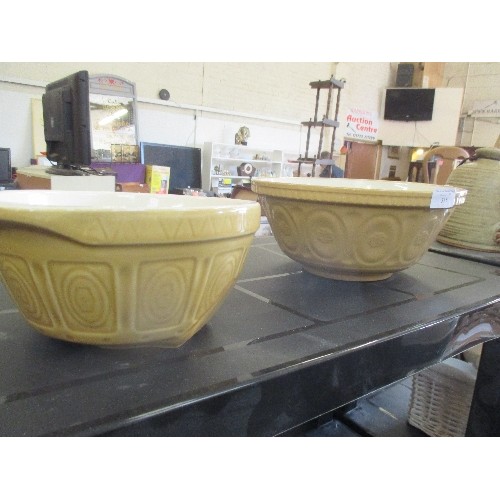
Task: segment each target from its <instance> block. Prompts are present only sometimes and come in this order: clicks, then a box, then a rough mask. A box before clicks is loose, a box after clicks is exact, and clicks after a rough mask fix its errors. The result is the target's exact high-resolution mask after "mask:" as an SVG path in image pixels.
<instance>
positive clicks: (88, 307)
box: [61, 268, 110, 328]
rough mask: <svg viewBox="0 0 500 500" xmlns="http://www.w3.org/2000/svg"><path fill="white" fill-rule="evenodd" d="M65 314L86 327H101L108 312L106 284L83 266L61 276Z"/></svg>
mask: <svg viewBox="0 0 500 500" xmlns="http://www.w3.org/2000/svg"><path fill="white" fill-rule="evenodd" d="M61 288H62V291H63V294H62V297H61V300H62V301H63V302H64V306H65V315H66V317H67V319H69V320H70V321H71V320H72V321H74V322H75V323H78V324H80V325H82V326H85V327H87V328H88V326H89V325H90V326H92V327H94V328H99V327H102V326H103V325H104V324H105V323H106V320H107V317H108V314H109V306H110V303H109V298H108V291H107V289H106V285H105V284H104V283H103V282H102V281H101V279H100V277H99V276H98V275H96V274H94V273H92V272H91V271H90V270H88V269H85V268H77V269H73V270H70V271H68V272H67V273H66V274H65V275H64V277H63V278H62V282H61Z"/></svg>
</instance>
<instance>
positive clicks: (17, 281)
mask: <svg viewBox="0 0 500 500" xmlns="http://www.w3.org/2000/svg"><path fill="white" fill-rule="evenodd" d="M2 258H4V259H5V260H4V264H3V269H2V272H3V278H4V281H5V283H6V284H7V287H8V289H9V291H10V293H11V294H12V296H13V297H14V299H15V301H16V304H17V306H18V307H19V309H20V310H21V311H22V312H23V314H24V315H26V317H27V318H29V319H30V320H31V321H33V322H34V323H41V324H44V323H46V314H45V311H44V309H43V306H42V304H41V302H40V298H39V297H38V295H37V293H36V292H35V286H34V284H33V283H32V280H31V279H30V278H29V276H27V270H25V271H24V272H23V271H21V267H25V264H24V263H23V262H21V261H19V262H18V263H17V265H16V264H15V263H14V261H13V260H7V258H5V257H4V256H2ZM30 285H31V286H30Z"/></svg>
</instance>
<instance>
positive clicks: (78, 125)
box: [42, 71, 92, 173]
mask: <svg viewBox="0 0 500 500" xmlns="http://www.w3.org/2000/svg"><path fill="white" fill-rule="evenodd" d="M42 106H43V122H44V134H45V142H46V144H47V158H48V159H49V160H50V162H51V163H52V164H53V165H54V167H55V168H57V169H68V170H71V169H79V168H81V167H82V166H88V165H90V163H91V149H92V147H91V146H92V142H91V122H90V105H89V74H88V71H78V72H77V73H74V74H72V75H69V76H66V77H65V78H61V79H60V80H57V81H55V82H52V83H49V84H48V85H47V86H46V87H45V94H43V96H42ZM53 173H57V172H53Z"/></svg>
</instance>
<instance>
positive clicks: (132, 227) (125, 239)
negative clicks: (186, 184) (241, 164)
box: [0, 190, 261, 246]
mask: <svg viewBox="0 0 500 500" xmlns="http://www.w3.org/2000/svg"><path fill="white" fill-rule="evenodd" d="M8 193H19V194H15V195H12V194H7V195H6V196H5V197H4V192H1V193H0V231H1V230H2V226H4V225H8V226H9V227H12V226H13V225H17V226H22V227H23V228H26V229H31V230H33V229H34V230H35V231H44V232H46V233H52V234H56V235H60V236H63V237H66V238H69V239H72V240H74V241H78V242H80V243H83V244H86V245H91V246H108V245H143V244H171V243H192V242H200V241H211V240H217V239H223V238H234V237H238V236H245V235H249V234H254V233H255V232H256V231H257V229H258V228H259V226H260V215H261V210H260V204H259V203H258V202H256V201H251V200H233V199H228V198H223V199H220V200H218V199H215V198H213V197H191V196H185V195H173V194H172V195H159V194H148V193H127V192H125V193H123V192H111V191H109V192H102V191H64V192H63V191H51V190H19V191H9V192H8ZM23 193H24V194H23ZM48 193H54V194H53V195H50V194H48ZM55 193H57V194H55ZM60 193H63V194H60ZM78 193H80V194H78ZM82 193H85V194H82ZM92 193H94V194H95V197H96V198H99V199H101V200H102V199H105V198H108V199H113V198H115V199H119V200H120V201H126V200H132V199H137V200H140V201H141V204H142V205H140V206H139V207H135V208H134V207H126V206H125V207H124V206H122V207H120V208H118V207H115V208H114V209H113V208H112V207H109V206H106V205H103V204H101V205H95V206H94V205H92V206H88V205H83V206H82V205H80V206H78V204H77V203H75V200H77V199H78V198H79V197H80V198H82V197H83V198H85V199H91V198H92V196H93V195H92ZM30 194H31V198H32V201H31V203H27V202H26V200H27V197H28V198H29V196H30ZM65 196H66V197H69V198H72V199H73V205H69V206H68V205H64V203H61V201H62V200H64V199H65ZM43 199H45V200H49V199H52V200H55V199H57V200H58V201H59V202H60V204H59V206H56V205H50V204H47V205H44V204H43V203H39V202H40V200H43ZM66 199H67V198H66ZM188 199H189V200H188ZM36 200H38V203H37V202H36ZM148 200H150V201H152V202H153V206H147V201H148ZM205 200H210V201H205ZM186 202H187V204H188V205H189V207H187V206H186ZM183 203H184V206H183Z"/></svg>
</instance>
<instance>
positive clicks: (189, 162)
mask: <svg viewBox="0 0 500 500" xmlns="http://www.w3.org/2000/svg"><path fill="white" fill-rule="evenodd" d="M141 163H143V164H145V165H160V166H164V167H170V183H169V191H168V192H169V193H170V194H181V193H182V191H183V189H186V188H188V187H190V188H197V189H201V149H200V148H191V147H188V146H175V145H171V144H154V143H150V142H141Z"/></svg>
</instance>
